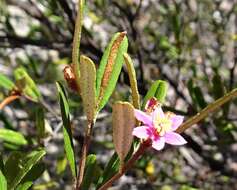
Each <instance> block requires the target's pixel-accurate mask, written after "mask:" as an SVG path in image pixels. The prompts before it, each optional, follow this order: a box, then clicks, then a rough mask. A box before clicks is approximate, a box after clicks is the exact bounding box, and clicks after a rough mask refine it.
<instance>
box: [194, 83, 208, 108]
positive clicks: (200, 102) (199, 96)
mask: <svg viewBox="0 0 237 190" xmlns="http://www.w3.org/2000/svg"><path fill="white" fill-rule="evenodd" d="M193 92H194V94H195V97H196V100H197V103H198V106H199V107H200V108H201V109H203V108H205V107H206V106H207V102H206V101H205V99H204V96H203V93H202V91H201V89H200V87H198V86H196V87H194V88H193Z"/></svg>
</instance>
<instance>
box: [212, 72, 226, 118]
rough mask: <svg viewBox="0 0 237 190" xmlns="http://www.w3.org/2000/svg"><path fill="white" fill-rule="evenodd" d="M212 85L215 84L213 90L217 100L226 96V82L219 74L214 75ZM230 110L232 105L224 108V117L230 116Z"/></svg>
mask: <svg viewBox="0 0 237 190" xmlns="http://www.w3.org/2000/svg"><path fill="white" fill-rule="evenodd" d="M212 84H213V87H212V90H213V95H214V98H215V99H218V98H220V97H222V96H224V95H225V93H226V88H225V85H224V81H223V79H222V78H221V76H220V75H219V74H218V73H216V74H215V75H214V77H213V79H212ZM229 108H230V103H227V104H225V105H224V106H223V111H224V115H227V114H228V112H229Z"/></svg>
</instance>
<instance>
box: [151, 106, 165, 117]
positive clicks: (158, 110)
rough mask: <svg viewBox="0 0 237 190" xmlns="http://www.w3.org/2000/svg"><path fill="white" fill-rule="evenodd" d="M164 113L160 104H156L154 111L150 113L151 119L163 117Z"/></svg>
mask: <svg viewBox="0 0 237 190" xmlns="http://www.w3.org/2000/svg"><path fill="white" fill-rule="evenodd" d="M164 117H165V114H164V112H163V110H162V109H161V107H160V106H158V107H157V108H156V109H155V111H154V112H153V113H152V121H155V120H157V118H164Z"/></svg>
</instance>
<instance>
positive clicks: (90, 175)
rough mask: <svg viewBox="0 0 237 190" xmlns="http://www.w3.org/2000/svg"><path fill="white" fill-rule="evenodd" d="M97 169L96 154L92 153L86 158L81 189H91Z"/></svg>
mask: <svg viewBox="0 0 237 190" xmlns="http://www.w3.org/2000/svg"><path fill="white" fill-rule="evenodd" d="M95 169H96V155H94V154H90V155H88V156H87V158H86V170H85V176H84V178H83V183H82V188H81V189H83V190H87V189H90V185H91V183H92V182H93V180H94V177H95Z"/></svg>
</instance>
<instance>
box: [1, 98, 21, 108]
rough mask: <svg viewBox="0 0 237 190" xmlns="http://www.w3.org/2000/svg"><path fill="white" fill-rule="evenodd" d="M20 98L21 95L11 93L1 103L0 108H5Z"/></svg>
mask: <svg viewBox="0 0 237 190" xmlns="http://www.w3.org/2000/svg"><path fill="white" fill-rule="evenodd" d="M18 98H20V96H19V95H11V96H8V97H6V98H5V99H4V100H3V101H2V102H1V103H0V110H1V109H3V108H4V106H6V105H7V104H9V103H11V102H13V101H14V100H16V99H18Z"/></svg>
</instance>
